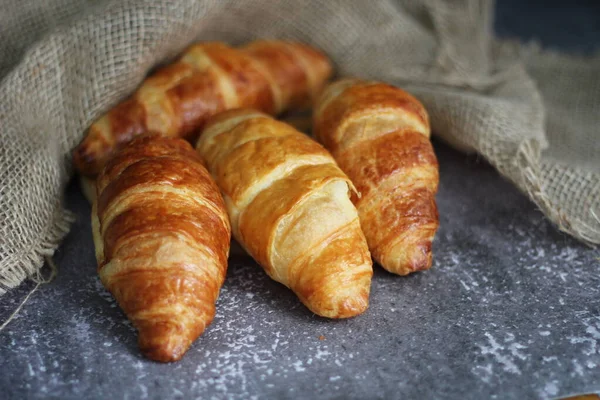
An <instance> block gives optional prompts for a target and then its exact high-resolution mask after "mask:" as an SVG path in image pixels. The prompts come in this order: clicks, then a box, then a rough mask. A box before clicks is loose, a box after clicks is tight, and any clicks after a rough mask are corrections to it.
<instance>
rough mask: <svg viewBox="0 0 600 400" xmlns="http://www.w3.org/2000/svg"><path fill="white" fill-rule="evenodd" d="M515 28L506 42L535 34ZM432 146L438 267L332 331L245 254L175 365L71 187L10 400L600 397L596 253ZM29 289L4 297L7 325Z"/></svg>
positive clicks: (379, 291)
mask: <svg viewBox="0 0 600 400" xmlns="http://www.w3.org/2000/svg"><path fill="white" fill-rule="evenodd" d="M506 3H510V2H504V4H506ZM498 15H499V18H501V21H502V18H504V20H506V18H507V17H506V15H505V13H504V14H503V12H502V10H500V12H499V14H498ZM510 21H513V23H516V24H517V25H518V19H517V20H514V19H513V20H509V22H510ZM514 21H517V22H514ZM596 21H598V20H597V19H596ZM509 22H506V24H508V28H507V27H506V26H504V28H501V29H498V31H499V32H501V33H506V32H516V33H518V34H520V35H521V36H524V37H527V35H528V34H527V32H520V31H519V29H521V28H522V27H520V26H513V27H512V28H511V25H510V23H509ZM513 28H514V29H513ZM511 29H512V31H511ZM526 29H530V28H526ZM598 29H600V28H598V25H596V30H598ZM584 34H585V33H584ZM584 36H585V35H584ZM596 37H599V36H598V35H597V36H596ZM559 44H560V43H559ZM584 50H585V48H584ZM435 149H436V153H437V155H438V158H439V162H440V172H441V184H440V190H439V194H438V197H437V199H438V206H439V212H440V222H441V225H440V229H439V231H438V234H437V237H436V240H435V243H434V252H435V256H434V257H435V258H434V266H433V268H432V270H430V271H427V272H424V273H419V274H416V275H414V276H410V277H408V278H401V277H397V276H393V275H391V274H388V273H386V272H385V271H383V270H382V269H381V268H379V267H376V268H375V275H374V278H373V286H372V292H371V293H372V294H371V305H370V308H369V310H368V312H366V313H365V314H364V315H362V316H359V317H357V318H354V319H351V320H343V321H329V320H325V319H322V318H319V317H316V316H314V315H313V314H311V313H310V312H309V311H308V310H307V309H306V308H305V307H304V306H302V305H301V304H300V302H299V301H298V300H297V299H296V297H295V296H294V295H293V294H292V293H291V292H290V291H289V290H287V289H286V288H285V287H283V286H282V285H280V284H278V283H276V282H274V281H272V280H270V279H268V278H267V276H266V275H265V274H264V272H263V271H262V269H261V268H259V267H258V266H257V265H256V264H255V263H254V262H253V261H252V259H250V258H249V257H247V256H244V255H240V254H238V255H234V256H232V258H231V260H230V265H229V271H228V275H227V281H226V283H225V286H224V287H223V290H222V292H221V296H220V298H219V301H218V304H217V316H216V318H215V320H214V322H213V324H212V325H211V326H210V327H209V328H208V329H207V331H206V332H205V334H204V335H203V336H202V337H201V338H200V339H199V340H197V341H196V342H195V344H194V345H193V346H192V348H191V349H190V350H189V352H188V353H187V355H186V356H185V357H184V358H183V360H182V361H180V362H178V363H175V364H170V365H164V364H158V363H154V362H150V361H147V360H145V359H144V358H142V356H141V355H140V354H139V353H138V350H137V346H136V335H135V331H134V329H133V328H132V326H131V324H130V323H129V322H128V321H127V319H126V318H125V316H124V315H123V314H122V312H121V311H120V310H119V308H118V307H117V305H116V303H115V302H114V300H113V299H112V297H111V296H110V294H109V293H108V292H106V291H105V290H104V288H103V287H102V285H101V283H100V281H99V279H98V278H97V276H96V271H95V260H94V253H93V245H92V238H91V232H90V223H89V218H88V216H89V213H90V208H89V205H88V204H87V203H86V201H85V200H84V198H83V196H82V194H81V193H80V191H79V188H78V186H77V184H76V183H74V182H72V183H71V185H70V186H69V188H68V191H67V197H66V200H67V207H68V208H69V209H71V210H73V211H74V212H75V213H76V215H77V217H78V218H77V221H76V223H75V224H74V226H73V229H72V231H71V233H70V234H69V236H68V237H67V239H66V240H65V241H64V243H63V245H62V246H61V247H60V249H59V250H58V251H57V253H56V255H55V257H54V259H55V262H56V264H57V265H58V267H59V274H58V276H57V278H56V279H55V280H54V281H53V282H52V283H50V284H48V285H43V286H41V287H40V289H39V290H38V291H37V292H35V293H34V294H33V295H32V296H31V298H30V299H29V301H28V302H27V304H26V305H25V306H24V308H23V309H22V310H21V312H20V313H19V315H18V316H17V317H16V318H15V319H14V320H13V321H12V322H11V323H10V325H8V327H7V328H6V329H5V330H4V331H3V332H1V333H0V367H1V370H2V374H1V375H0V391H1V392H0V393H1V394H0V397H1V398H3V399H23V398H61V399H80V398H86V399H95V398H98V399H100V398H131V399H134V398H150V399H155V398H156V399H164V398H181V399H190V398H201V399H208V398H241V399H246V398H252V397H257V398H306V399H313V398H344V399H353V398H356V399H371V398H425V399H429V398H456V399H484V398H499V399H507V398H512V399H525V398H552V397H557V396H566V395H569V394H573V393H581V392H592V391H600V273H599V271H600V261H599V257H600V252H599V251H597V250H590V249H589V248H587V247H585V246H583V245H581V244H579V243H577V242H576V241H574V240H572V239H570V238H569V237H567V236H566V235H564V234H561V233H559V232H558V231H557V230H556V229H555V228H554V227H553V226H551V225H550V223H548V222H547V221H546V219H545V218H544V217H543V215H542V213H541V212H540V211H539V210H537V209H536V207H535V206H534V205H533V204H532V203H531V202H530V201H529V200H528V199H527V198H526V197H525V196H523V195H522V194H521V193H519V192H518V191H517V190H516V189H515V188H514V187H513V186H512V185H511V184H510V183H508V182H507V181H505V180H504V179H503V178H501V177H500V176H499V175H498V174H497V173H496V172H495V170H494V169H493V168H491V167H490V166H489V165H487V164H486V163H485V162H484V161H482V160H479V159H477V158H476V157H473V156H465V155H463V154H460V153H458V152H456V151H454V150H452V149H450V148H449V147H447V146H445V145H444V144H442V143H440V142H435ZM32 285H33V284H32V283H30V282H29V283H25V284H23V285H21V286H20V287H19V288H18V289H16V290H14V291H12V292H10V293H9V294H7V295H5V296H4V297H2V300H1V302H0V320H1V321H3V320H5V319H6V317H7V316H8V315H9V313H10V312H11V311H12V310H13V309H14V308H15V307H16V306H17V305H18V303H19V302H20V301H21V300H22V299H23V297H24V296H25V295H26V294H27V292H28V291H29V290H30V289H31V288H32Z"/></svg>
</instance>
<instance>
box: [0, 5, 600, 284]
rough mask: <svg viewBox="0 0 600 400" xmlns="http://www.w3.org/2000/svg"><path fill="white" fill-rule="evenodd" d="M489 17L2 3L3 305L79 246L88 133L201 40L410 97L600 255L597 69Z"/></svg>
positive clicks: (335, 9) (486, 11) (437, 126)
mask: <svg viewBox="0 0 600 400" xmlns="http://www.w3.org/2000/svg"><path fill="white" fill-rule="evenodd" d="M450 3H451V4H452V5H450ZM492 11H493V5H492V4H491V3H490V2H488V1H483V0H481V1H476V0H473V1H469V0H462V1H459V0H457V1H453V2H442V1H440V2H436V1H418V0H412V1H409V0H405V1H397V0H396V1H393V0H380V1H367V0H327V1H308V0H307V1H293V0H245V1H241V0H205V1H202V0H179V1H154V0H153V1H150V0H148V1H143V0H128V1H125V0H105V1H102V0H98V1H91V0H88V1H83V0H44V1H40V0H8V1H4V2H3V4H2V6H1V10H0V39H1V40H0V79H2V80H1V81H0V93H1V94H2V96H1V97H0V134H1V145H0V196H1V197H0V293H3V292H4V291H5V290H6V289H8V288H11V287H14V286H16V285H18V284H19V283H20V282H21V281H22V280H23V279H25V278H26V277H27V276H31V275H33V274H35V273H36V272H37V271H38V268H40V267H41V266H42V263H43V259H44V256H47V255H51V254H52V253H53V252H54V250H55V249H56V247H57V246H58V244H59V243H60V240H61V239H62V237H63V236H64V235H65V234H66V232H67V231H68V229H69V221H70V219H71V216H70V214H69V212H68V211H66V210H64V209H63V207H62V205H61V197H62V194H63V190H64V187H65V184H66V182H67V180H68V179H69V177H70V174H71V167H70V159H69V154H70V150H71V149H72V148H73V147H74V146H75V145H76V144H77V143H78V142H79V141H80V139H81V138H82V136H83V135H84V132H85V129H86V128H87V127H88V126H89V125H90V123H91V122H92V121H93V120H94V119H95V118H97V117H98V116H99V115H100V114H102V113H103V112H105V111H106V110H107V109H109V108H110V107H111V106H113V105H114V104H116V103H117V102H118V101H119V100H121V99H123V97H124V96H126V95H128V94H129V93H131V92H132V91H133V90H134V89H135V87H136V86H137V85H138V84H139V83H140V82H141V81H142V79H143V78H144V76H145V75H146V73H147V72H148V71H149V70H150V69H151V68H152V67H153V66H155V65H156V64H157V63H161V62H166V61H168V60H169V59H172V58H173V57H174V56H175V55H177V54H178V53H179V52H180V51H182V49H184V47H185V46H186V45H188V44H189V43H191V42H193V41H199V40H224V41H228V42H230V43H233V44H238V43H243V42H246V41H249V40H252V39H255V38H293V39H299V40H301V41H305V42H308V43H311V44H313V45H315V46H317V47H319V48H321V49H323V50H324V51H325V52H326V53H327V54H329V56H331V57H332V59H333V60H334V61H335V64H336V68H337V71H338V72H339V74H340V75H355V76H360V77H365V78H375V79H379V80H384V81H388V82H391V83H393V84H396V85H400V86H402V87H404V88H406V89H408V90H409V91H411V92H413V93H414V94H415V95H416V96H417V97H419V98H420V99H421V100H422V101H423V103H424V104H425V106H426V107H427V109H428V110H429V112H430V114H431V121H432V126H433V131H434V133H435V134H437V135H439V136H441V137H442V138H444V139H446V140H447V141H449V142H451V143H453V144H454V145H455V146H457V147H459V148H462V149H471V150H475V151H477V152H479V153H480V154H482V155H483V156H484V157H485V158H486V159H487V160H488V161H489V162H490V163H492V164H493V165H494V166H495V167H496V168H497V169H498V171H499V172H500V173H501V174H502V175H504V176H506V177H507V178H508V179H510V180H511V181H512V182H514V184H515V185H517V186H518V187H519V188H520V189H521V190H522V191H523V192H525V193H527V194H528V195H529V197H530V198H531V199H532V200H533V201H534V202H535V203H536V204H537V205H538V206H539V207H540V209H541V210H542V211H543V212H544V213H545V214H546V215H547V217H548V218H549V219H550V220H552V221H553V222H554V223H555V224H556V225H557V226H558V227H559V229H561V230H563V231H565V232H567V233H569V234H570V235H573V236H574V237H576V238H578V239H579V240H581V241H584V242H587V243H599V242H600V222H599V221H598V217H600V183H599V182H600V178H599V177H600V161H599V158H600V157H599V156H598V154H600V151H599V150H600V147H599V146H600V145H599V142H600V141H599V140H598V138H599V136H598V130H599V128H598V127H599V126H600V111H599V110H600V109H599V105H600V75H599V71H600V59H599V58H597V57H596V58H595V59H575V58H568V57H565V56H560V55H556V54H553V55H551V54H547V53H544V52H541V51H538V50H535V49H527V50H526V51H524V50H522V49H520V47H519V46H517V45H514V44H509V43H500V42H498V41H497V40H495V39H494V38H493V35H492ZM518 52H520V53H522V54H520V55H519V54H518ZM594 213H595V215H596V217H595V216H594ZM507 234H509V233H508V232H507Z"/></svg>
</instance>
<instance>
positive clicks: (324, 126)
mask: <svg viewBox="0 0 600 400" xmlns="http://www.w3.org/2000/svg"><path fill="white" fill-rule="evenodd" d="M313 126H314V130H313V133H314V134H315V136H316V137H317V138H318V140H319V141H321V142H322V143H323V144H324V145H325V147H327V148H328V149H329V150H330V151H331V152H332V154H333V156H334V157H335V159H336V161H337V162H338V164H339V165H340V167H341V168H342V170H343V171H344V172H345V173H346V174H348V176H349V177H350V179H351V180H352V182H353V183H354V184H355V185H356V187H357V189H358V191H359V192H360V194H361V196H360V197H355V198H354V202H355V204H356V207H357V209H358V213H359V215H360V220H361V225H362V227H363V230H364V232H365V236H366V238H367V241H368V242H369V248H370V250H371V253H372V254H373V257H374V258H375V259H376V260H377V261H378V262H379V263H380V264H381V265H382V266H383V267H384V268H386V269H387V270H389V271H390V272H394V273H397V274H400V275H406V274H408V273H411V272H414V271H418V270H423V269H427V268H429V267H430V266H431V243H432V240H433V237H434V235H435V232H436V230H437V227H438V213H437V207H436V204H435V193H436V192H437V187H438V182H439V175H438V163H437V159H436V157H435V153H434V151H433V147H432V146H431V142H430V141H429V136H430V128H429V119H428V116H427V112H426V111H425V108H424V107H423V105H422V104H421V103H420V102H419V101H418V100H417V99H415V98H414V97H413V96H411V95H410V94H408V93H406V92H405V91H403V90H401V89H399V88H396V87H393V86H391V85H387V84H384V83H380V82H367V81H361V80H358V79H344V80H340V81H337V82H335V83H333V84H331V85H330V86H328V87H327V88H326V89H325V90H324V92H323V93H322V95H321V96H320V97H319V99H318V100H317V103H316V106H315V113H314V125H313Z"/></svg>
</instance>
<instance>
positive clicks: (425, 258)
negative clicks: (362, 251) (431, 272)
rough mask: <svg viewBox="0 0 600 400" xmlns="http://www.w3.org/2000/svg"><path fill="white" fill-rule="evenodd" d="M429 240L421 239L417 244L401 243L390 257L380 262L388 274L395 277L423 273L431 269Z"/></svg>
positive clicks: (430, 242) (430, 241)
mask: <svg viewBox="0 0 600 400" xmlns="http://www.w3.org/2000/svg"><path fill="white" fill-rule="evenodd" d="M431 244H432V240H431V239H423V240H421V241H419V242H417V243H408V244H407V243H403V244H400V245H398V246H397V247H398V249H396V250H395V251H392V252H390V253H392V254H394V255H393V256H392V257H389V256H388V257H387V260H385V259H384V260H382V261H381V262H380V264H381V266H382V267H383V268H384V269H386V270H387V271H388V272H391V273H393V274H396V275H401V276H405V275H409V274H411V273H413V272H419V271H425V270H428V269H429V268H431V262H432V252H431Z"/></svg>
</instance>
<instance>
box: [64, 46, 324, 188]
mask: <svg viewBox="0 0 600 400" xmlns="http://www.w3.org/2000/svg"><path fill="white" fill-rule="evenodd" d="M330 74H331V65H330V63H329V60H328V59H327V58H326V57H325V56H324V55H323V54H322V53H320V52H319V51H317V50H316V49H314V48H312V47H310V46H307V45H303V44H300V43H294V42H285V41H256V42H253V43H250V44H249V45H247V46H245V47H242V48H239V49H233V48H231V47H229V46H227V45H226V44H224V43H219V42H207V43H198V44H195V45H193V46H191V47H190V48H189V49H188V50H187V51H186V52H185V53H184V54H183V55H182V56H181V57H180V58H179V59H178V60H177V61H176V62H175V63H173V64H170V65H167V66H166V67H163V68H161V69H159V70H158V71H157V72H155V73H154V74H152V75H151V76H150V77H148V78H147V79H146V80H145V81H144V82H143V83H142V85H141V86H140V88H139V89H138V90H137V91H136V92H135V94H134V95H133V96H132V97H130V98H129V99H127V100H125V101H124V102H122V103H121V104H118V105H117V106H116V107H115V108H113V109H112V110H110V111H109V112H108V113H107V114H105V115H104V116H102V117H100V119H98V120H97V121H96V122H94V123H93V124H92V125H91V127H90V128H89V130H88V132H87V136H86V137H85V138H84V139H83V141H82V142H81V143H80V144H79V146H78V147H77V148H76V149H75V151H74V152H73V163H74V165H75V167H76V168H77V170H78V171H79V172H80V174H82V175H87V176H90V177H94V176H95V175H97V174H98V172H100V169H101V168H102V166H103V165H104V163H105V162H106V160H107V159H108V157H109V156H110V154H111V153H112V151H113V150H114V149H115V148H116V147H118V145H120V144H122V143H126V142H127V141H129V140H131V139H132V138H133V137H135V136H137V135H140V134H143V133H146V132H154V133H158V134H161V135H163V136H171V137H184V138H186V139H189V140H193V139H194V134H195V133H197V132H198V130H199V129H200V128H201V127H202V125H203V124H204V123H205V121H206V119H207V118H208V117H210V116H211V115H213V114H215V113H217V112H219V111H222V110H226V109H231V108H236V107H252V108H256V109H259V110H262V111H264V112H267V113H270V114H277V113H280V112H282V111H284V110H287V109H290V108H296V107H301V106H305V105H308V104H309V103H310V102H311V100H312V98H313V97H314V96H315V95H316V94H317V93H318V92H319V91H320V90H321V89H322V87H323V85H324V84H325V81H326V80H327V78H328V77H329V75H330Z"/></svg>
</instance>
